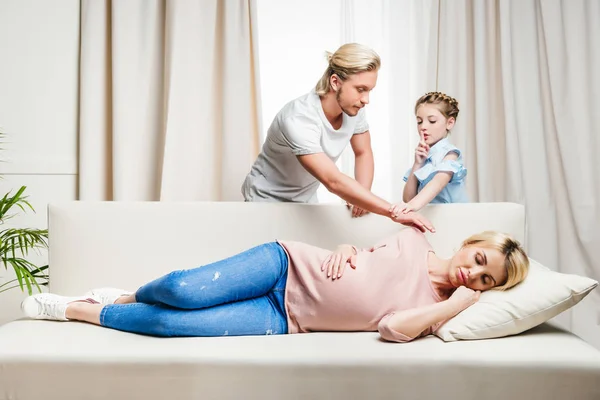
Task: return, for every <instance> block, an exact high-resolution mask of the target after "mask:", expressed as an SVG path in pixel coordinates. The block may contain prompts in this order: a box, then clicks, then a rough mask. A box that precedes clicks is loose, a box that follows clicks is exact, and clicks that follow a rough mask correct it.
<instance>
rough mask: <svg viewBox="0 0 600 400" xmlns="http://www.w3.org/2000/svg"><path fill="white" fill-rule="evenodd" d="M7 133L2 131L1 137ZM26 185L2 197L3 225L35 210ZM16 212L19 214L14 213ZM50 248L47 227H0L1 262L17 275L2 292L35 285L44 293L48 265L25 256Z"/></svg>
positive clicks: (29, 289)
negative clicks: (38, 264) (26, 190)
mask: <svg viewBox="0 0 600 400" xmlns="http://www.w3.org/2000/svg"><path fill="white" fill-rule="evenodd" d="M3 138H4V135H3V134H2V133H0V139H3ZM26 188H27V187H26V186H21V188H20V189H19V190H18V191H17V192H16V193H15V194H14V195H12V196H11V192H8V193H6V194H5V195H4V197H3V198H2V199H0V226H4V224H5V223H6V221H7V220H9V219H11V218H13V217H15V216H16V215H17V214H18V213H20V212H23V213H26V212H27V211H28V210H31V211H33V212H35V210H34V209H33V207H32V206H31V204H29V202H28V201H27V196H25V195H24V193H25V189H26ZM15 211H16V213H15ZM47 248H48V230H47V229H32V228H6V229H2V230H0V262H2V265H4V268H5V269H6V270H8V268H9V266H10V267H12V268H13V270H14V271H15V275H16V278H15V279H12V280H9V281H7V282H4V283H2V284H0V293H2V292H6V291H7V290H10V289H14V288H17V287H19V288H21V290H22V291H25V288H27V293H29V294H30V295H31V294H32V293H33V288H34V287H35V288H36V289H37V290H38V291H39V292H41V291H42V290H41V287H40V286H45V285H47V284H48V273H47V271H48V265H44V266H42V267H38V266H36V265H35V264H33V263H32V262H31V261H28V260H27V259H26V257H27V256H28V255H29V252H30V251H39V250H40V249H47Z"/></svg>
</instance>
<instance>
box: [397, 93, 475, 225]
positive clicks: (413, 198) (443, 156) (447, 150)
mask: <svg viewBox="0 0 600 400" xmlns="http://www.w3.org/2000/svg"><path fill="white" fill-rule="evenodd" d="M458 111H459V110H458V101H456V99H454V98H453V97H450V96H448V95H447V94H444V93H441V92H429V93H426V94H425V95H423V96H422V97H421V98H419V100H417V103H416V104H415V116H416V117H417V130H418V132H419V136H420V138H421V140H420V141H419V144H418V146H417V148H416V149H415V161H414V163H413V166H412V167H411V168H410V169H409V170H408V171H407V172H406V175H405V176H404V181H405V182H406V185H405V186H404V193H403V200H404V202H405V203H406V204H405V205H404V206H395V209H394V211H393V212H392V214H393V215H397V214H398V213H408V212H411V211H417V210H419V209H421V208H422V207H424V206H426V205H427V204H429V203H467V202H468V201H469V199H468V196H467V191H466V187H465V177H466V175H467V169H466V168H465V167H464V165H463V158H462V153H461V151H460V150H459V149H458V148H456V146H454V145H453V144H452V143H450V141H449V140H448V136H449V134H450V130H451V129H452V127H453V126H454V124H455V122H456V118H457V117H458Z"/></svg>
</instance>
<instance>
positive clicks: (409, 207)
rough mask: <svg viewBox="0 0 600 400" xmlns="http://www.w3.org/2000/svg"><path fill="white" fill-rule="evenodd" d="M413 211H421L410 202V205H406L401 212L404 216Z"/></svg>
mask: <svg viewBox="0 0 600 400" xmlns="http://www.w3.org/2000/svg"><path fill="white" fill-rule="evenodd" d="M413 211H419V208H418V207H417V206H415V205H414V204H411V202H410V201H409V202H408V203H406V205H405V206H404V208H403V209H402V210H401V211H400V212H401V213H402V214H408V213H409V212H413Z"/></svg>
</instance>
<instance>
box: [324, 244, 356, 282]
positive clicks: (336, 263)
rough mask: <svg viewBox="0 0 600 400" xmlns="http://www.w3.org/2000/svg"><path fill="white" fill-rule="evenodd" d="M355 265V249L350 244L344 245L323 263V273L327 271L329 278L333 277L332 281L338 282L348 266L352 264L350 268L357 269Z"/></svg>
mask: <svg viewBox="0 0 600 400" xmlns="http://www.w3.org/2000/svg"><path fill="white" fill-rule="evenodd" d="M355 263H356V253H355V252H354V248H353V247H352V246H351V245H349V244H342V245H339V246H338V247H337V249H335V251H334V252H333V253H331V254H330V255H329V256H327V258H326V259H325V261H323V264H321V271H322V272H325V271H327V277H328V278H329V277H331V280H336V279H340V278H341V277H342V275H344V270H345V269H346V265H347V264H350V268H352V269H356V264H355Z"/></svg>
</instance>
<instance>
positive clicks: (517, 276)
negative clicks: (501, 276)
mask: <svg viewBox="0 0 600 400" xmlns="http://www.w3.org/2000/svg"><path fill="white" fill-rule="evenodd" d="M475 244H476V245H478V246H482V247H487V248H490V249H496V250H498V251H499V252H500V253H502V254H503V255H504V267H505V268H506V272H507V276H508V278H507V279H506V282H505V283H504V284H502V285H500V286H497V287H495V288H494V289H495V290H507V289H510V288H512V287H513V286H515V285H516V284H518V283H520V282H522V281H523V279H525V278H526V277H527V273H528V271H529V258H528V257H527V254H526V253H525V250H523V247H521V244H520V243H519V242H518V241H516V240H515V239H513V238H512V237H510V236H509V235H506V234H504V233H500V232H495V231H485V232H481V233H478V234H475V235H473V236H471V237H469V238H467V239H466V240H465V241H464V242H463V244H462V245H463V247H467V246H472V245H475Z"/></svg>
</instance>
